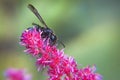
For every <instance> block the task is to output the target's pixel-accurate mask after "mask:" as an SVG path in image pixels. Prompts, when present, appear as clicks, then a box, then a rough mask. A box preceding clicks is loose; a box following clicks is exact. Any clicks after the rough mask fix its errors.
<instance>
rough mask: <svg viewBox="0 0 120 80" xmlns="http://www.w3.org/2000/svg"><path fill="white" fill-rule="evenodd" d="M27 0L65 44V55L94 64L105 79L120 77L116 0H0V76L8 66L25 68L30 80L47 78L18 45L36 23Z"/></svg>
mask: <svg viewBox="0 0 120 80" xmlns="http://www.w3.org/2000/svg"><path fill="white" fill-rule="evenodd" d="M29 3H31V4H33V5H34V6H35V7H36V8H37V9H38V11H39V13H40V14H41V15H42V17H43V18H44V20H45V22H46V23H47V25H48V26H49V27H50V28H51V29H53V30H54V31H55V33H56V35H57V36H58V37H59V40H60V41H62V42H63V43H64V44H65V45H66V47H65V53H66V54H67V55H70V56H73V57H74V58H75V59H76V61H77V63H78V64H82V66H83V67H85V66H87V65H94V64H96V66H97V72H98V73H100V74H102V76H103V79H104V80H120V1H119V0H0V80H5V79H4V76H3V73H4V70H5V69H7V68H9V67H13V68H25V69H27V70H28V71H29V73H31V74H32V75H33V80H45V78H46V77H45V76H44V74H45V73H44V72H38V71H37V69H36V66H35V59H33V58H32V57H31V56H29V55H26V54H25V53H24V52H23V50H24V48H23V47H22V46H20V45H19V37H20V35H21V33H22V32H23V30H25V29H26V28H28V27H31V26H32V25H31V23H32V22H35V23H39V20H38V19H37V18H36V16H35V15H34V14H33V13H32V12H31V11H30V10H29V9H28V8H27V5H28V4H29ZM39 24H40V23H39ZM60 48H62V46H61V45H60Z"/></svg>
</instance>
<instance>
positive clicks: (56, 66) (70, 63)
mask: <svg viewBox="0 0 120 80" xmlns="http://www.w3.org/2000/svg"><path fill="white" fill-rule="evenodd" d="M42 33H43V31H41V29H40V28H37V26H34V27H32V28H29V29H27V30H25V31H24V32H23V33H22V35H21V38H20V39H21V42H20V44H21V45H22V46H25V47H26V50H25V52H27V53H29V54H31V55H33V57H35V58H36V65H37V68H38V70H42V69H44V68H46V70H47V74H48V80H102V77H101V75H100V74H98V73H95V71H96V67H95V66H93V67H90V66H87V67H85V68H81V69H79V68H78V64H77V62H76V61H75V59H74V58H73V57H71V56H67V55H65V53H64V50H63V49H62V50H59V49H58V48H57V46H56V45H53V46H50V42H49V39H50V38H49V37H47V38H42V35H41V34H42Z"/></svg>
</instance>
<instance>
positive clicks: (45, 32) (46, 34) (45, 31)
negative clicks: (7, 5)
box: [28, 4, 65, 47]
mask: <svg viewBox="0 0 120 80" xmlns="http://www.w3.org/2000/svg"><path fill="white" fill-rule="evenodd" d="M28 8H29V9H30V10H31V11H32V12H33V13H34V14H35V15H36V17H37V18H38V19H39V20H40V22H41V23H42V24H43V25H44V27H41V26H40V25H38V24H36V23H33V25H35V26H36V27H37V28H38V29H40V30H41V31H42V34H41V36H42V38H45V39H46V40H47V39H49V44H50V46H53V45H55V44H56V42H57V36H56V35H55V34H54V33H53V31H52V30H51V29H50V28H49V27H48V26H47V25H46V23H45V22H44V20H43V19H42V17H41V16H40V14H39V13H38V11H37V9H36V8H35V7H34V6H33V5H32V4H29V5H28ZM60 43H61V44H62V45H63V47H65V45H64V44H63V43H62V42H60Z"/></svg>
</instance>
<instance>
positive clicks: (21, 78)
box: [4, 68, 31, 80]
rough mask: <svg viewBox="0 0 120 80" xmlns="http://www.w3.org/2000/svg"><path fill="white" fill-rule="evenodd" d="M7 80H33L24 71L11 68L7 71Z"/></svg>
mask: <svg viewBox="0 0 120 80" xmlns="http://www.w3.org/2000/svg"><path fill="white" fill-rule="evenodd" d="M4 75H5V77H6V80H31V75H30V74H27V73H26V71H25V70H23V69H19V70H18V69H14V68H9V69H7V70H6V71H5V74H4Z"/></svg>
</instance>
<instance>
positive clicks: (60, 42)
mask: <svg viewBox="0 0 120 80" xmlns="http://www.w3.org/2000/svg"><path fill="white" fill-rule="evenodd" d="M58 41H59V42H60V44H61V45H62V46H63V47H64V48H65V45H64V43H63V42H62V41H60V40H58Z"/></svg>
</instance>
